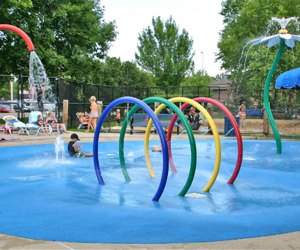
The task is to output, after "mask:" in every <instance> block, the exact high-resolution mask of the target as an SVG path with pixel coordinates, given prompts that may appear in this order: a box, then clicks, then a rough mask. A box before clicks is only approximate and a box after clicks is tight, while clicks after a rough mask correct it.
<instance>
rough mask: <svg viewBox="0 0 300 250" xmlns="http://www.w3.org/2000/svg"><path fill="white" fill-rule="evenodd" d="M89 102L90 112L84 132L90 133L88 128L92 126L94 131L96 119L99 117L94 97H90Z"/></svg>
mask: <svg viewBox="0 0 300 250" xmlns="http://www.w3.org/2000/svg"><path fill="white" fill-rule="evenodd" d="M89 101H90V103H91V106H90V109H91V111H90V115H89V123H88V126H87V130H86V132H90V127H91V126H93V128H94V131H95V129H96V126H97V119H98V117H99V113H98V105H97V102H96V101H97V99H96V97H95V96H93V95H92V96H91V97H90V99H89Z"/></svg>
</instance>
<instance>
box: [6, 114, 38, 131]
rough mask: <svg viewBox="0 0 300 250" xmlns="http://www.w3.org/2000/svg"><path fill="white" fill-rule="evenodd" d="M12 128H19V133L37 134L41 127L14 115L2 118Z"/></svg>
mask: <svg viewBox="0 0 300 250" xmlns="http://www.w3.org/2000/svg"><path fill="white" fill-rule="evenodd" d="M2 119H3V120H4V121H5V122H6V123H7V124H8V125H9V126H10V127H11V128H13V129H16V130H18V135H19V134H21V133H24V134H27V135H31V134H36V133H37V131H38V130H39V129H40V127H39V126H37V125H34V124H30V123H27V124H25V123H24V122H21V121H19V120H18V118H17V117H15V116H13V115H6V116H3V118H2Z"/></svg>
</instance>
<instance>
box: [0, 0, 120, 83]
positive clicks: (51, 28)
mask: <svg viewBox="0 0 300 250" xmlns="http://www.w3.org/2000/svg"><path fill="white" fill-rule="evenodd" d="M0 23H8V24H12V25H15V26H17V27H19V28H21V29H23V30H24V31H25V32H26V33H27V34H28V35H29V36H30V37H31V40H32V41H33V43H34V45H35V49H36V52H37V54H38V55H39V57H40V58H41V60H42V62H43V64H44V66H45V69H46V71H47V74H48V75H50V76H56V75H57V76H60V77H66V78H70V79H74V80H79V81H88V82H91V81H92V80H93V79H92V78H91V77H90V76H91V72H93V67H94V65H93V64H94V63H95V62H96V63H97V62H99V60H100V59H104V58H105V57H106V56H107V52H108V49H109V47H110V44H111V42H113V41H114V39H115V37H116V31H115V24H114V23H112V22H109V23H107V22H105V21H104V20H103V9H102V8H101V6H100V3H99V1H93V0H77V1H71V0H14V1H12V0H9V1H1V2H0ZM0 52H1V58H0V65H1V69H2V73H12V72H14V73H17V72H20V71H21V72H23V74H24V73H25V74H26V73H28V61H29V59H28V51H27V50H26V46H25V45H24V42H23V41H22V39H21V38H20V37H18V36H17V35H15V34H12V33H11V32H4V33H3V34H2V35H1V36H0Z"/></svg>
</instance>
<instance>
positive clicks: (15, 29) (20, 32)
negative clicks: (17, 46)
mask: <svg viewBox="0 0 300 250" xmlns="http://www.w3.org/2000/svg"><path fill="white" fill-rule="evenodd" d="M0 30H10V31H12V32H15V33H17V34H18V35H19V36H20V37H22V38H23V40H24V41H25V43H26V45H27V49H28V50H29V52H31V51H34V45H33V43H32V41H31V39H30V37H29V36H28V35H27V34H26V33H25V32H24V31H23V30H21V29H20V28H18V27H16V26H13V25H10V24H0Z"/></svg>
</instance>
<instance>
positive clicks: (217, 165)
mask: <svg viewBox="0 0 300 250" xmlns="http://www.w3.org/2000/svg"><path fill="white" fill-rule="evenodd" d="M169 101H170V102H185V103H188V104H190V105H192V106H194V107H195V108H196V109H198V110H199V111H200V112H201V113H202V114H203V116H204V117H205V118H206V120H207V121H208V123H209V125H210V126H211V128H212V132H213V136H214V140H215V148H216V159H215V164H214V170H213V172H212V175H211V177H210V179H209V181H208V183H207V184H206V185H205V187H204V189H203V191H205V192H208V191H209V189H210V188H211V187H212V185H213V184H214V182H215V180H216V178H217V176H218V172H219V169H220V164H221V143H220V136H219V133H218V130H217V127H216V124H215V123H214V121H213V119H212V117H211V116H210V114H209V113H208V112H207V110H206V109H205V108H204V107H202V105H200V104H199V103H197V102H196V101H194V100H192V99H190V98H186V97H174V98H171V99H169ZM164 108H165V106H164V104H160V105H159V106H158V107H157V109H156V110H155V114H158V113H159V112H161V110H163V109H164ZM175 117H176V119H175V121H176V120H177V118H178V116H177V115H174V116H173V119H174V118H175ZM151 125H152V121H151V120H150V121H149V122H148V125H147V128H146V133H145V152H146V151H149V146H148V144H149V136H150V130H151ZM172 131H173V126H172V127H171V126H169V128H168V134H167V138H170V139H171V136H170V134H172ZM167 142H168V146H169V154H170V152H171V140H167ZM145 157H146V158H149V155H147V154H145ZM169 160H170V157H169ZM146 162H148V163H149V164H148V165H147V167H148V169H151V171H153V169H152V165H151V162H150V160H149V159H147V160H146ZM171 166H172V165H171ZM173 169H176V168H173ZM194 176H195V169H194V170H193V171H190V173H189V177H188V181H187V183H186V184H185V185H184V187H183V189H182V190H181V192H180V193H179V195H180V196H184V195H185V194H186V193H187V192H188V190H189V188H190V186H191V185H192V182H193V179H194Z"/></svg>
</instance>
